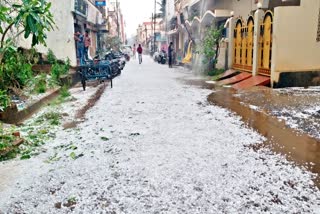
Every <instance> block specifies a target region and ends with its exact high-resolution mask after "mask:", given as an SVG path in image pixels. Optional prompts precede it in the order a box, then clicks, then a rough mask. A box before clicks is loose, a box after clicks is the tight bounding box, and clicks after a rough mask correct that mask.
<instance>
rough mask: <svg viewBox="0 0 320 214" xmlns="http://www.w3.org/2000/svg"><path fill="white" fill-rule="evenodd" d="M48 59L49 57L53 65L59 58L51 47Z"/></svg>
mask: <svg viewBox="0 0 320 214" xmlns="http://www.w3.org/2000/svg"><path fill="white" fill-rule="evenodd" d="M47 59H48V62H49V63H50V64H51V65H53V64H54V63H56V61H57V58H56V56H55V55H54V53H53V51H52V50H51V49H49V50H48V53H47Z"/></svg>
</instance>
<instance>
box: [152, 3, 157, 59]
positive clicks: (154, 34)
mask: <svg viewBox="0 0 320 214" xmlns="http://www.w3.org/2000/svg"><path fill="white" fill-rule="evenodd" d="M156 7H157V0H154V20H153V23H154V32H153V53H154V52H156V18H157V10H156Z"/></svg>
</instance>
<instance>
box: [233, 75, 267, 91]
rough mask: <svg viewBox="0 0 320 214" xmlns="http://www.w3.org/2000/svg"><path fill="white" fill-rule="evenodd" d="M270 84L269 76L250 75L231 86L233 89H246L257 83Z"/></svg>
mask: <svg viewBox="0 0 320 214" xmlns="http://www.w3.org/2000/svg"><path fill="white" fill-rule="evenodd" d="M269 84H270V77H266V76H253V77H250V78H248V79H245V80H243V81H241V82H238V83H236V84H234V85H233V86H232V88H234V89H237V90H239V89H248V88H251V87H253V86H257V85H264V86H266V85H269Z"/></svg>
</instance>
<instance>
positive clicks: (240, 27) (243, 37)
mask: <svg viewBox="0 0 320 214" xmlns="http://www.w3.org/2000/svg"><path fill="white" fill-rule="evenodd" d="M253 33H254V20H253V17H252V16H250V17H249V18H248V21H247V23H246V25H244V24H243V22H242V20H241V19H238V21H237V22H236V27H235V29H234V44H235V45H234V51H233V53H234V62H233V68H234V69H237V70H241V71H249V72H251V71H252V63H253Z"/></svg>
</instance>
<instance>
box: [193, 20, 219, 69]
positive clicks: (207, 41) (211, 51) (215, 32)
mask: <svg viewBox="0 0 320 214" xmlns="http://www.w3.org/2000/svg"><path fill="white" fill-rule="evenodd" d="M222 32H223V26H221V27H219V28H216V27H211V28H209V29H208V30H207V31H206V33H205V36H204V39H203V40H202V42H201V44H200V50H199V52H200V53H202V54H203V55H204V57H205V60H204V63H209V65H212V68H213V69H215V68H216V64H217V62H218V57H219V54H220V42H221V39H222V37H223V34H222Z"/></svg>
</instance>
